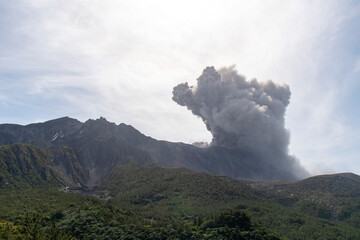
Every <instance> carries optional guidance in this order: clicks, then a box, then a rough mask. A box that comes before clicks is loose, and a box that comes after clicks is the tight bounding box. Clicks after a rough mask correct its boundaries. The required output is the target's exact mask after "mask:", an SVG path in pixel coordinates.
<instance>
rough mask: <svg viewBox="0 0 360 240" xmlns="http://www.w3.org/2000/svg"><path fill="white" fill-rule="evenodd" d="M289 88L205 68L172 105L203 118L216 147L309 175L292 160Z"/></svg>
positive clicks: (175, 96)
mask: <svg viewBox="0 0 360 240" xmlns="http://www.w3.org/2000/svg"><path fill="white" fill-rule="evenodd" d="M290 95H291V92H290V89H289V86H288V85H280V84H277V83H274V82H273V81H271V80H268V81H266V82H259V81H257V80H256V79H251V80H247V79H246V78H245V77H244V76H242V75H240V74H238V73H237V71H236V70H235V67H228V68H222V69H220V70H219V71H216V70H215V68H214V67H207V68H205V69H204V70H203V73H202V75H201V76H200V77H199V78H198V79H197V84H196V85H194V86H189V85H188V83H182V84H179V85H178V86H176V87H174V89H173V100H174V101H175V102H177V103H178V104H179V105H181V106H186V107H187V108H188V109H189V110H191V111H192V113H193V114H195V115H196V116H199V117H200V118H201V119H202V120H203V121H204V123H205V125H206V127H207V129H208V130H209V131H210V132H211V133H212V136H213V139H212V142H211V145H212V146H219V147H225V148H236V149H241V150H244V151H247V152H250V153H253V155H254V156H257V157H259V158H262V159H266V161H267V162H269V163H270V164H273V165H278V166H280V167H281V168H282V169H283V170H285V171H290V172H294V174H295V172H296V171H297V172H299V173H300V172H302V174H300V175H303V174H305V171H304V170H302V168H301V167H300V166H299V165H298V163H297V161H296V160H295V159H294V157H292V156H289V154H288V146H289V133H288V131H287V130H286V129H285V120H284V116H285V111H286V107H287V105H288V104H289V100H290Z"/></svg>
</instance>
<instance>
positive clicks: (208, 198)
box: [0, 144, 360, 239]
mask: <svg viewBox="0 0 360 240" xmlns="http://www.w3.org/2000/svg"><path fill="white" fill-rule="evenodd" d="M56 154H60V155H61V157H59V158H53V157H54V156H55V155H56ZM63 156H65V158H63ZM52 159H53V160H54V159H57V160H59V159H63V160H64V162H63V164H64V165H66V164H68V167H66V169H68V171H69V172H72V173H74V175H75V177H74V178H77V177H79V176H81V175H82V174H83V175H84V174H85V173H84V172H83V171H82V169H81V168H80V167H79V166H77V167H76V166H75V165H74V164H72V163H74V162H75V163H76V159H74V154H73V153H72V151H71V149H67V148H66V147H65V148H62V150H58V151H57V152H54V151H53V152H49V151H44V150H41V149H39V148H36V147H33V146H31V145H26V144H13V145H7V146H2V147H0V183H1V187H0V203H1V208H0V239H286V238H288V239H359V238H360V225H359V222H360V201H359V198H358V197H359V196H360V195H359V192H360V185H359V182H360V180H359V178H358V176H356V175H355V176H353V175H349V174H347V175H346V174H345V175H338V176H332V177H331V176H323V177H315V178H309V179H306V180H303V181H299V182H295V183H281V182H277V183H275V182H262V183H256V184H253V185H249V184H247V183H245V182H242V181H238V180H235V179H231V178H228V177H221V176H214V175H210V174H206V173H198V172H193V171H191V170H188V169H175V168H163V167H153V168H150V167H143V166H140V165H138V164H136V163H133V162H132V163H130V164H128V165H125V166H118V167H116V168H115V169H113V171H112V172H111V174H110V175H107V176H106V180H105V181H104V183H103V184H102V185H101V186H100V187H99V190H98V191H97V192H86V194H87V195H82V194H75V193H64V192H60V191H59V190H58V189H59V187H60V186H61V185H62V184H64V180H63V179H62V178H60V177H59V176H58V175H56V174H55V172H53V171H52V169H53V168H52V167H50V166H51V164H50V162H51V161H53V160H52ZM67 161H68V162H67ZM52 166H57V165H56V164H54V165H52ZM66 166H67V165H66ZM74 166H75V167H74ZM64 169H65V168H64ZM79 179H80V177H79ZM103 193H106V194H109V196H110V197H109V198H106V199H107V200H106V201H105V200H104V199H102V200H101V198H99V197H96V196H99V195H101V194H103Z"/></svg>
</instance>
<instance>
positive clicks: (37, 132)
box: [0, 117, 299, 184]
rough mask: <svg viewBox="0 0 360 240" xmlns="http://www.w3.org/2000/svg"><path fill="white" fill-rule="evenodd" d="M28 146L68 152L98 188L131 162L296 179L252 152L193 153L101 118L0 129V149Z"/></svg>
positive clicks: (182, 145)
mask: <svg viewBox="0 0 360 240" xmlns="http://www.w3.org/2000/svg"><path fill="white" fill-rule="evenodd" d="M11 143H28V144H32V145H34V146H38V147H41V148H44V149H53V150H56V149H60V148H62V147H65V146H67V147H69V148H71V149H72V150H73V151H74V152H75V154H76V156H77V158H78V160H79V163H80V164H81V165H82V167H83V168H84V169H85V172H86V174H85V175H84V176H86V177H85V178H86V179H83V180H82V181H83V182H87V183H88V184H98V183H101V181H102V179H103V178H104V179H106V177H107V176H108V175H109V173H110V171H111V169H112V168H113V167H115V166H116V165H119V164H120V165H123V164H127V163H128V162H129V161H131V160H135V161H136V162H138V163H140V164H144V165H161V166H166V167H185V168H189V169H192V170H195V171H200V172H206V173H211V174H216V175H224V176H229V177H232V178H243V179H251V180H296V179H298V178H299V177H297V176H294V175H292V174H291V173H290V172H287V171H286V170H284V169H281V166H274V165H272V164H271V163H269V162H267V161H266V159H259V158H258V157H257V156H255V155H254V154H253V153H250V152H245V151H244V150H239V149H228V148H224V147H214V146H213V147H209V148H198V147H196V146H193V145H190V144H185V143H173V142H168V141H164V140H162V141H159V140H156V139H154V138H151V137H148V136H145V135H144V134H142V133H141V132H140V131H138V130H137V129H135V128H134V127H132V126H131V125H127V124H124V123H121V124H119V125H116V124H115V123H112V122H108V121H107V120H106V119H105V118H103V117H100V118H99V119H96V120H92V119H89V120H87V121H86V122H84V123H82V122H80V121H78V120H76V119H73V118H69V117H63V118H59V119H54V120H50V121H46V122H44V123H35V124H28V125H25V126H22V125H11V124H1V125H0V145H5V144H11Z"/></svg>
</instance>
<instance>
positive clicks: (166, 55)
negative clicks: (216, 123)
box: [0, 0, 360, 174]
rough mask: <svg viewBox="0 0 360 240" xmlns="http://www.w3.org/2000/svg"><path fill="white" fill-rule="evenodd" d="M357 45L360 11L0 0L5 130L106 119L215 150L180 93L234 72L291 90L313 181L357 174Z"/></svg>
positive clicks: (331, 3)
mask: <svg viewBox="0 0 360 240" xmlns="http://www.w3.org/2000/svg"><path fill="white" fill-rule="evenodd" d="M359 43H360V2H359V1H348V0H342V1H340V0H339V1H336V0H322V1H320V0H319V1H317V0H315V1H310V0H305V1H304V0H252V1H242V0H241V1H240V0H221V1H220V0H207V1H203V0H199V1H187V0H181V1H176V0H174V1H165V0H161V1H160V0H159V1H157V0H153V1H146V0H132V1H123V0H118V1H111V0H104V1H95V0H93V1H90V0H89V1H88V0H81V1H80V0H73V1H55V0H32V1H25V0H24V1H18V0H12V1H8V0H0V123H17V124H23V125H24V124H29V123H33V122H43V121H47V120H50V119H55V118H59V117H63V116H69V117H73V118H76V119H79V120H81V121H86V120H87V119H89V118H92V119H96V118H99V117H100V116H103V117H105V118H106V119H107V120H109V121H112V122H115V123H117V124H119V123H122V122H123V123H126V124H131V125H132V126H134V127H135V128H137V129H138V130H140V131H141V132H143V133H144V134H145V135H148V136H151V137H153V138H156V139H161V140H168V141H175V142H180V141H181V142H185V143H192V142H195V141H208V142H209V141H211V134H210V133H209V132H208V131H207V130H206V127H205V125H204V123H203V122H202V121H201V119H200V118H197V117H196V116H194V115H193V114H191V112H190V111H188V110H187V109H186V108H185V107H181V106H179V105H178V104H176V103H175V102H174V101H172V99H171V98H172V89H173V87H174V86H176V85H178V84H179V83H182V82H188V83H189V85H194V83H196V79H197V78H198V77H199V76H200V75H201V73H202V71H203V69H204V68H205V67H207V66H214V67H215V68H216V69H220V68H221V67H224V66H227V67H228V66H232V65H235V66H236V69H237V71H238V72H239V73H241V74H243V75H245V76H246V77H247V78H248V79H252V78H256V79H258V80H259V81H266V80H268V79H271V80H272V81H274V82H277V83H280V84H288V85H289V86H290V90H291V99H290V104H289V106H288V107H287V111H286V116H285V121H286V128H287V129H288V131H289V132H290V142H291V143H290V148H289V151H290V153H291V154H292V155H294V156H296V158H297V159H299V161H300V163H301V164H302V166H304V167H305V168H306V169H307V170H308V171H309V172H310V173H311V174H324V173H335V172H354V173H357V174H360V127H359V124H358V123H359V122H360V94H359V91H360V44H359Z"/></svg>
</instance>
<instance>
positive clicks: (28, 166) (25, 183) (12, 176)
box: [0, 144, 61, 188]
mask: <svg viewBox="0 0 360 240" xmlns="http://www.w3.org/2000/svg"><path fill="white" fill-rule="evenodd" d="M49 161H50V160H49V155H48V153H47V152H46V151H45V150H42V149H40V148H37V147H34V146H32V145H29V144H12V145H6V146H0V188H5V187H6V188H28V187H38V186H50V187H51V186H52V187H54V186H59V185H60V184H61V178H60V177H59V176H58V175H57V174H56V173H55V171H53V170H52V169H51V168H48V162H49Z"/></svg>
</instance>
